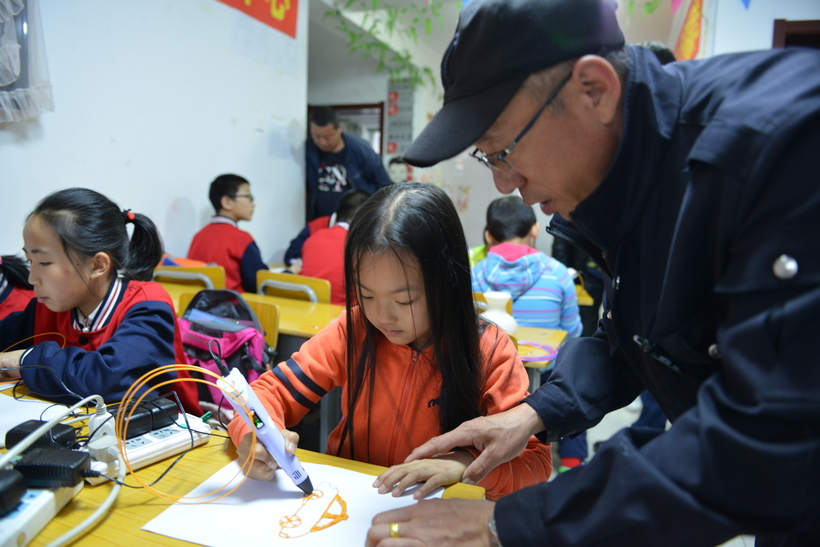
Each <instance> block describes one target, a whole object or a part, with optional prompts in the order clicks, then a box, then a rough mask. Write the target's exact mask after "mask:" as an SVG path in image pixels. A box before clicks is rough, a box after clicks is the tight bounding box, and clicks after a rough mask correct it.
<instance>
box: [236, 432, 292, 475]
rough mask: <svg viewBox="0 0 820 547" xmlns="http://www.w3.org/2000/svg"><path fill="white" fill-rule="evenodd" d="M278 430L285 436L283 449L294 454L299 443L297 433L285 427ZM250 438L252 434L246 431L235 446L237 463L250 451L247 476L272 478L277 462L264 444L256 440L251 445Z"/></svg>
mask: <svg viewBox="0 0 820 547" xmlns="http://www.w3.org/2000/svg"><path fill="white" fill-rule="evenodd" d="M279 431H280V432H281V433H282V436H283V437H285V450H287V451H288V453H290V454H295V453H296V447H297V445H298V444H299V434H298V433H295V432H293V431H288V430H287V429H280V430H279ZM252 440H253V435H251V434H250V433H246V434H245V436H244V437H242V440H241V441H240V442H239V446H237V447H236V454H237V456H238V458H237V461H238V462H239V465H242V462H244V461H245V459H246V458H247V457H248V454H249V453H251V452H252V453H253V465H252V466H251V468H250V470H249V471H247V472H246V474H247V475H248V477H249V478H251V479H255V480H258V481H269V480H272V479H273V476H274V474H275V472H276V470H277V469H279V464H278V463H276V460H275V459H274V458H273V456H271V453H270V452H268V450H267V449H266V448H265V447H264V445H263V444H262V443H260V442H259V441H258V440H257V441H256V444H255V445H253V446H251V441H252Z"/></svg>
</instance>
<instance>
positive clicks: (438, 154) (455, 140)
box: [402, 74, 528, 167]
mask: <svg viewBox="0 0 820 547" xmlns="http://www.w3.org/2000/svg"><path fill="white" fill-rule="evenodd" d="M527 76H528V75H527V74H524V75H522V76H521V77H520V78H513V79H511V80H506V81H504V82H502V83H500V84H498V85H495V86H494V87H491V88H489V89H487V90H485V91H483V92H482V93H478V94H474V95H470V96H468V97H463V98H461V99H454V100H452V101H448V102H446V103H445V104H444V106H443V107H442V108H441V110H439V111H438V113H437V114H436V115H435V116H434V117H433V119H432V120H430V123H428V124H427V127H425V128H424V130H423V131H422V132H421V134H420V135H419V136H418V137H417V138H416V140H414V141H413V143H412V144H411V145H410V147H409V148H408V149H407V151H406V152H405V153H404V154H403V156H402V159H403V160H404V161H405V162H407V163H409V164H410V165H412V166H414V167H430V166H432V165H435V164H437V163H438V162H440V161H443V160H446V159H449V158H452V157H453V156H455V155H457V154H459V153H460V152H462V151H463V150H465V149H467V148H468V147H469V146H470V145H471V144H473V143H474V142H476V141H477V140H478V139H479V138H481V136H482V135H483V134H484V133H485V132H486V131H487V130H488V129H489V128H490V126H492V125H493V123H495V120H496V119H498V116H500V115H501V113H502V112H503V111H504V109H505V108H506V107H507V104H509V102H510V101H511V100H512V98H513V97H514V96H515V94H516V93H517V92H518V89H519V88H520V87H521V84H523V83H524V80H526V79H527Z"/></svg>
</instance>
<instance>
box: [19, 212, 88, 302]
mask: <svg viewBox="0 0 820 547" xmlns="http://www.w3.org/2000/svg"><path fill="white" fill-rule="evenodd" d="M23 243H24V245H25V246H24V247H23V251H24V252H25V254H26V258H27V259H29V260H30V261H31V273H30V274H29V277H28V280H29V283H31V284H32V285H34V294H35V296H36V297H37V301H38V302H40V303H41V304H45V305H46V307H48V309H50V310H51V311H55V312H62V311H68V310H70V309H72V308H75V307H79V308H80V309H81V310H82V311H83V313H85V314H86V315H88V313H90V312H92V311H94V308H96V307H97V304H99V302H100V299H98V298H96V297H95V296H94V295H93V294H92V291H91V290H89V286H88V285H87V283H88V282H89V280H90V277H91V269H92V267H91V264H92V263H93V260H94V259H93V258H92V259H80V260H79V261H78V263H77V268H76V269H75V267H74V264H72V263H71V260H70V259H69V258H68V256H67V255H66V253H65V251H63V245H62V243H60V238H59V237H58V236H57V232H55V231H54V229H53V228H51V226H49V225H48V224H46V223H45V222H43V220H42V219H41V218H40V216H38V215H35V216H33V217H31V218H30V219H29V220H28V222H26V225H25V227H24V228H23ZM77 270H79V271H80V272H82V275H83V276H84V277H81V276H80V274H79V273H78V272H77Z"/></svg>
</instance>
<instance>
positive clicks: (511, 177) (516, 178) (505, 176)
mask: <svg viewBox="0 0 820 547" xmlns="http://www.w3.org/2000/svg"><path fill="white" fill-rule="evenodd" d="M522 180H523V177H522V176H521V175H519V174H518V173H516V172H515V171H507V172H503V171H493V182H495V187H496V188H498V191H499V192H501V193H502V194H509V193H510V192H512V191H513V190H515V189H516V188H518V187H520V186H521V182H522Z"/></svg>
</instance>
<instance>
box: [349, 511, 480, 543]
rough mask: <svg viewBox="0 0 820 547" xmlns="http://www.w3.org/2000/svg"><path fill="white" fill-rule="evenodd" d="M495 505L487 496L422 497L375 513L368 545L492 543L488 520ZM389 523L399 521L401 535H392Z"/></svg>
mask: <svg viewBox="0 0 820 547" xmlns="http://www.w3.org/2000/svg"><path fill="white" fill-rule="evenodd" d="M494 509H495V503H494V502H491V501H485V500H459V499H449V500H422V501H420V502H418V503H417V504H415V505H411V506H409V507H403V508H401V509H394V510H392V511H387V512H385V513H380V514H378V515H376V516H375V517H373V525H372V526H371V527H370V530H368V532H367V541H366V542H365V546H366V547H375V546H376V545H378V546H379V547H399V546H402V545H407V546H420V545H426V546H428V547H458V546H465V545H469V546H473V545H487V546H489V545H490V530H489V528H488V527H487V521H488V520H489V519H490V515H492V513H493V510H494ZM390 523H397V524H398V533H399V537H396V536H395V535H394V536H392V537H391V535H390Z"/></svg>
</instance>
